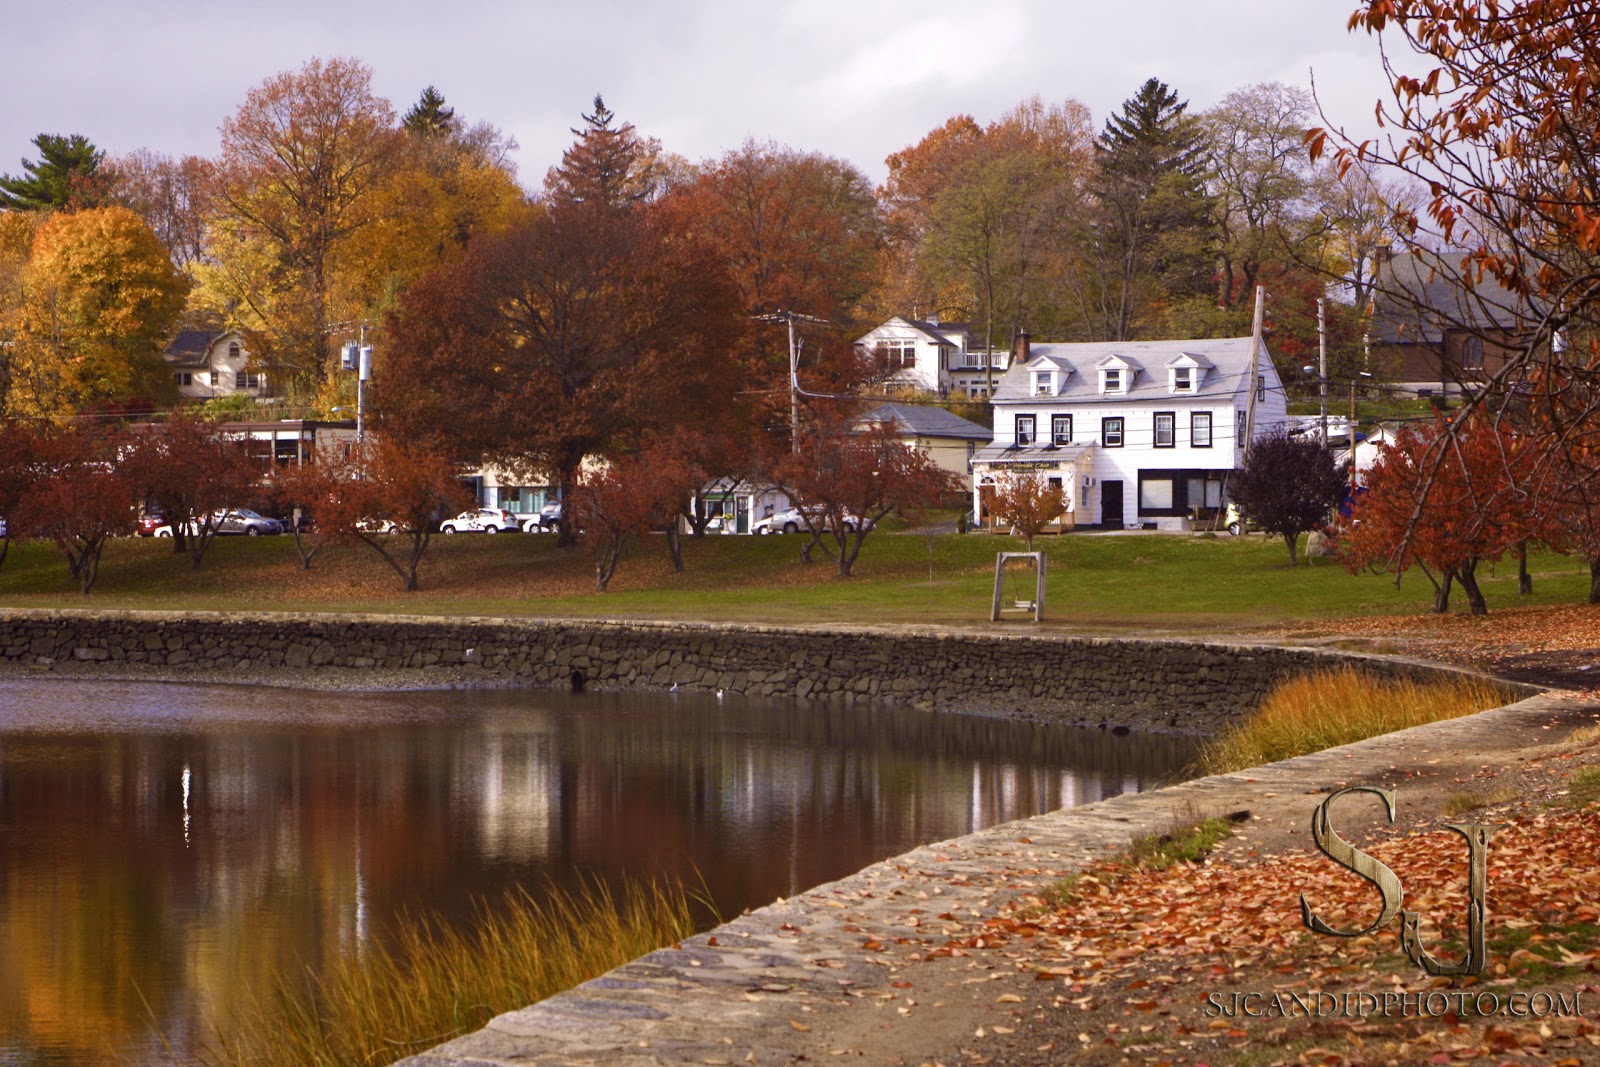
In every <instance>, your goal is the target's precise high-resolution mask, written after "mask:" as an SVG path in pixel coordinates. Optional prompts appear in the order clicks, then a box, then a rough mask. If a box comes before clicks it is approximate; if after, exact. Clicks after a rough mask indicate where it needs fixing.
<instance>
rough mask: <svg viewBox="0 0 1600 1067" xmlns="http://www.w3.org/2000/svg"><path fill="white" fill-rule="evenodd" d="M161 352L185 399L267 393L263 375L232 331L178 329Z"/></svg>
mask: <svg viewBox="0 0 1600 1067" xmlns="http://www.w3.org/2000/svg"><path fill="white" fill-rule="evenodd" d="M161 355H162V358H163V359H165V360H166V361H167V365H168V366H170V367H171V368H172V378H173V380H174V381H175V382H176V383H177V385H178V395H179V396H181V397H183V398H184V399H186V400H210V399H212V398H213V397H218V396H236V395H239V394H241V393H242V394H244V395H245V396H252V397H263V396H269V395H270V393H269V391H268V389H267V376H266V375H265V374H264V373H263V372H262V371H261V370H260V369H259V368H256V367H252V366H251V365H250V353H249V352H247V351H246V350H245V347H244V338H243V337H242V336H241V335H240V334H239V333H238V332H237V331H235V330H225V331H221V332H218V331H215V330H182V331H180V332H179V333H178V335H177V336H176V337H174V338H173V339H172V343H171V344H169V345H168V346H167V348H166V351H164V352H162V353H161Z"/></svg>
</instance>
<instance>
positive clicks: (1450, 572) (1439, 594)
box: [1433, 567, 1456, 615]
mask: <svg viewBox="0 0 1600 1067" xmlns="http://www.w3.org/2000/svg"><path fill="white" fill-rule="evenodd" d="M1455 580H1456V571H1455V568H1454V567H1446V568H1445V569H1444V574H1443V575H1442V576H1441V577H1440V579H1439V584H1438V585H1437V586H1436V587H1435V588H1434V591H1433V613H1434V614H1435V615H1443V614H1444V613H1445V612H1447V611H1449V610H1450V584H1451V583H1452V582H1454V581H1455Z"/></svg>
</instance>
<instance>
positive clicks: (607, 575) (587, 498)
mask: <svg viewBox="0 0 1600 1067" xmlns="http://www.w3.org/2000/svg"><path fill="white" fill-rule="evenodd" d="M704 483H705V478H704V474H703V472H701V471H698V470H696V469H695V468H694V467H693V466H692V465H691V464H690V463H689V462H688V461H687V459H686V457H685V455H684V453H683V451H682V450H681V449H677V448H675V447H674V446H673V444H672V442H671V441H669V440H665V439H655V440H651V441H650V442H648V443H647V444H646V445H645V447H643V448H642V449H640V450H639V452H637V453H636V454H633V455H630V456H626V457H624V458H622V459H618V460H615V461H613V462H611V463H608V464H606V465H605V466H604V467H603V468H602V469H597V470H593V471H590V472H588V473H586V474H585V475H584V477H583V479H582V480H581V481H580V482H579V483H578V488H577V492H576V493H575V494H574V495H573V497H572V498H571V501H572V505H573V508H572V515H571V518H572V520H573V522H575V523H576V525H577V527H578V528H580V529H582V530H583V539H584V540H585V542H587V543H588V545H589V548H590V551H591V552H592V553H593V554H594V557H595V588H596V589H597V590H598V591H599V592H602V593H603V592H605V591H606V587H607V586H608V585H610V584H611V579H612V577H614V576H615V575H616V572H617V565H618V564H619V563H620V562H621V560H622V553H623V550H624V548H625V547H626V546H627V544H628V542H629V541H630V540H632V539H634V538H637V537H639V536H641V535H643V534H647V533H649V532H651V531H653V530H660V531H663V532H664V533H665V534H666V536H667V546H668V553H669V554H670V555H671V557H672V562H673V566H674V569H676V570H677V571H680V572H681V571H682V570H683V551H682V548H681V546H680V544H679V540H678V531H679V514H680V512H681V510H682V508H683V499H684V497H685V496H686V495H687V494H689V493H692V492H694V490H695V489H696V488H698V487H699V486H700V485H703V484H704Z"/></svg>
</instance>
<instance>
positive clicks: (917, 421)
mask: <svg viewBox="0 0 1600 1067" xmlns="http://www.w3.org/2000/svg"><path fill="white" fill-rule="evenodd" d="M861 421H862V422H884V423H890V424H892V425H893V426H894V428H895V430H896V431H897V432H899V433H904V434H912V435H915V436H917V437H953V438H957V439H959V440H963V441H966V440H976V441H988V440H990V439H991V438H993V437H994V431H993V430H990V429H989V428H988V427H987V426H979V425H978V424H977V423H975V422H971V421H969V420H967V419H963V418H962V417H961V416H960V415H956V414H954V413H952V412H949V411H946V410H945V409H944V408H936V407H930V406H928V405H926V404H884V405H882V406H881V407H877V408H874V409H873V410H871V411H869V412H867V414H865V415H863V416H862V417H861Z"/></svg>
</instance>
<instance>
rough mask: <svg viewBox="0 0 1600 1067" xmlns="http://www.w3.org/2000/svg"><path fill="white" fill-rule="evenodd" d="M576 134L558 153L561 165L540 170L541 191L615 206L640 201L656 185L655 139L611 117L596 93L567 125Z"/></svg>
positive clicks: (562, 199)
mask: <svg viewBox="0 0 1600 1067" xmlns="http://www.w3.org/2000/svg"><path fill="white" fill-rule="evenodd" d="M572 133H573V135H574V136H575V137H576V138H577V140H575V141H574V142H573V143H572V145H571V146H570V147H569V148H568V149H567V150H566V151H565V152H563V153H562V154H561V165H560V166H558V167H552V168H551V169H550V173H549V174H547V175H546V176H545V180H544V187H545V193H546V195H547V196H549V198H550V199H551V200H552V201H554V202H556V203H559V204H568V205H572V204H588V205H591V206H593V207H598V208H603V209H606V210H615V209H617V208H620V207H623V206H625V205H629V204H643V203H646V202H648V201H650V200H652V199H654V198H655V196H656V194H657V192H659V191H660V188H661V177H662V167H661V158H660V157H661V143H660V142H659V141H657V140H655V139H654V138H650V137H644V136H642V135H641V134H640V133H639V131H638V130H637V129H636V128H635V127H634V125H633V123H631V122H623V123H618V122H617V116H616V113H615V112H614V111H612V110H611V109H610V108H608V107H606V102H605V101H604V100H603V99H601V97H600V94H598V93H596V94H595V98H594V114H592V115H584V116H583V125H582V126H581V127H579V128H577V129H575V130H573V131H572Z"/></svg>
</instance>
